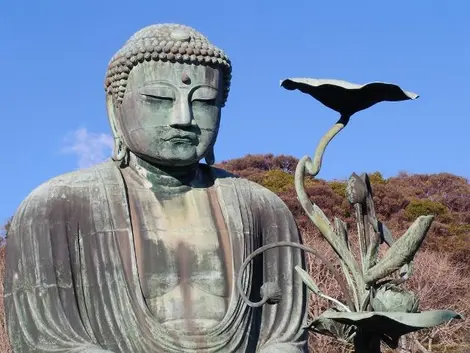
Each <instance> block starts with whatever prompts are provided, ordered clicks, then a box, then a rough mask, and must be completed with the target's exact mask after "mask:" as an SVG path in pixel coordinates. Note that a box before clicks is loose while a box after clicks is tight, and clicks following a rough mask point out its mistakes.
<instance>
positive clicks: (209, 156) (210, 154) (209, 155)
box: [204, 145, 215, 165]
mask: <svg viewBox="0 0 470 353" xmlns="http://www.w3.org/2000/svg"><path fill="white" fill-rule="evenodd" d="M204 159H205V160H206V164H207V165H213V164H214V163H215V154H214V145H212V146H211V147H209V149H208V150H207V152H206V155H205V157H204Z"/></svg>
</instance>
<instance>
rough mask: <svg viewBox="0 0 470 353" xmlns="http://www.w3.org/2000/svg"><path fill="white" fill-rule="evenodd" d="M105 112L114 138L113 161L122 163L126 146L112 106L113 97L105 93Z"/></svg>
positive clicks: (114, 108) (109, 93) (125, 153)
mask: <svg viewBox="0 0 470 353" xmlns="http://www.w3.org/2000/svg"><path fill="white" fill-rule="evenodd" d="M106 110H107V113H108V119H109V125H110V126H111V132H112V133H113V137H114V148H113V160H115V161H122V160H123V159H124V158H125V157H126V155H127V150H128V148H127V146H126V145H125V143H124V140H123V138H122V133H121V131H122V130H121V127H120V125H119V121H118V119H117V116H116V115H117V114H116V107H115V105H114V100H113V95H112V94H111V92H109V91H108V92H106Z"/></svg>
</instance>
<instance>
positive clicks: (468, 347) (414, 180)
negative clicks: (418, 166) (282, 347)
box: [219, 155, 470, 353]
mask: <svg viewBox="0 0 470 353" xmlns="http://www.w3.org/2000/svg"><path fill="white" fill-rule="evenodd" d="M296 163H297V160H296V159H295V158H293V157H290V156H277V157H275V156H273V155H248V156H245V157H243V158H239V159H234V160H230V161H227V162H222V163H221V164H220V165H219V167H221V168H223V169H226V170H228V171H230V172H232V173H234V174H237V175H239V176H242V177H245V178H248V179H250V180H253V181H255V182H258V183H260V184H262V185H263V186H265V187H267V188H269V189H270V190H273V191H275V192H276V193H277V194H278V195H279V196H280V197H281V199H282V200H283V201H284V202H285V203H286V204H287V206H288V207H289V208H290V210H291V211H292V213H293V214H294V217H295V218H296V220H297V223H298V225H299V228H300V230H301V232H302V236H303V238H304V242H305V243H306V244H307V245H309V246H311V247H314V248H316V249H317V250H320V251H321V253H322V254H327V256H329V257H330V258H332V259H333V258H334V254H333V253H332V251H331V249H330V247H329V246H328V245H327V244H326V242H325V241H324V239H323V238H322V237H320V236H319V233H318V232H317V230H316V229H314V227H313V225H312V223H311V221H310V220H309V219H308V218H307V216H306V215H305V214H304V211H303V209H302V207H301V206H300V204H299V202H298V200H297V196H296V194H295V190H294V187H293V182H291V181H290V180H293V173H294V171H295V166H296ZM351 172H352V171H351ZM356 172H361V171H356ZM368 174H369V177H370V181H371V184H372V188H373V193H374V201H375V209H376V212H377V214H378V217H379V219H380V220H382V221H383V222H385V223H386V224H387V226H388V227H389V228H390V229H391V230H392V232H393V234H394V236H395V237H398V236H400V235H401V234H403V233H404V231H405V230H406V229H407V228H408V227H409V226H410V224H411V223H412V222H413V221H414V220H415V219H416V218H417V217H418V216H420V215H423V214H434V215H435V216H436V219H435V221H434V225H433V226H432V227H431V230H430V232H429V234H428V236H427V238H426V240H425V243H424V245H423V247H422V250H420V252H419V253H418V255H417V257H416V259H415V265H414V275H413V277H412V278H411V280H410V282H409V284H408V287H409V288H410V289H413V290H416V291H417V292H418V293H419V296H420V302H421V304H420V308H421V310H427V309H453V310H456V311H457V312H459V313H461V314H463V315H464V316H465V317H468V315H469V314H470V295H469V294H468V293H470V183H469V181H468V180H466V179H465V178H461V177H458V176H455V175H452V174H448V173H440V174H432V175H409V174H407V173H400V174H399V175H398V176H396V177H392V178H389V179H386V178H384V177H383V175H382V174H381V173H380V172H374V173H368ZM289 177H290V178H289ZM289 182H290V184H289ZM345 189H346V180H344V181H341V180H335V181H330V182H326V181H324V180H321V179H320V180H317V179H316V180H313V181H308V182H307V187H306V191H307V193H308V195H309V196H310V198H311V199H312V200H314V201H315V203H316V204H317V205H318V206H319V207H320V208H321V209H322V210H323V211H324V212H325V214H326V215H327V217H328V218H330V219H332V218H333V217H334V216H340V217H341V218H342V219H343V220H344V221H345V222H346V223H347V224H348V228H349V229H350V231H353V230H354V229H355V227H356V222H355V219H354V217H353V213H352V212H351V211H352V209H351V206H350V205H349V203H348V202H347V201H346V199H345ZM308 266H309V268H308V271H309V273H310V274H311V275H312V277H313V278H314V279H315V282H316V283H317V284H318V285H319V286H320V287H321V288H322V290H323V291H324V292H326V293H328V294H329V295H332V296H333V297H335V296H336V297H338V296H339V293H340V290H339V287H338V285H337V283H336V282H335V281H334V280H333V279H332V278H331V276H330V274H329V272H328V270H327V269H326V268H325V267H324V266H323V265H322V263H321V262H319V261H318V260H317V259H315V258H312V257H310V258H309V262H308ZM327 306H328V305H327V303H325V302H322V300H319V298H318V296H314V297H312V298H311V308H310V313H311V315H319V314H320V313H321V312H323V311H324V310H325V308H326V307H327ZM410 338H411V339H410ZM415 339H416V341H417V342H419V344H420V345H421V347H419V348H418V347H417V343H416V342H415ZM407 343H408V348H409V349H410V350H409V351H411V352H423V347H424V348H425V349H427V350H428V351H430V352H453V353H459V352H460V353H463V352H469V351H470V323H469V322H468V320H461V321H455V322H452V323H450V324H449V325H443V326H441V327H438V328H435V329H432V330H423V331H422V332H421V333H419V334H415V335H414V336H413V335H411V337H408V339H407ZM310 349H311V351H312V352H324V353H330V352H331V353H333V352H350V351H351V350H352V349H351V347H347V346H342V345H340V344H338V343H335V342H333V341H332V340H330V339H328V338H325V337H322V336H319V335H312V336H311V339H310Z"/></svg>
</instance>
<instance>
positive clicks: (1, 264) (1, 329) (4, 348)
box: [0, 247, 11, 353]
mask: <svg viewBox="0 0 470 353" xmlns="http://www.w3.org/2000/svg"><path fill="white" fill-rule="evenodd" d="M4 273H5V247H1V248H0V280H1V281H2V282H1V285H0V322H1V326H0V352H1V353H10V352H11V348H10V340H9V338H8V335H7V331H6V328H5V312H4V310H3V277H4Z"/></svg>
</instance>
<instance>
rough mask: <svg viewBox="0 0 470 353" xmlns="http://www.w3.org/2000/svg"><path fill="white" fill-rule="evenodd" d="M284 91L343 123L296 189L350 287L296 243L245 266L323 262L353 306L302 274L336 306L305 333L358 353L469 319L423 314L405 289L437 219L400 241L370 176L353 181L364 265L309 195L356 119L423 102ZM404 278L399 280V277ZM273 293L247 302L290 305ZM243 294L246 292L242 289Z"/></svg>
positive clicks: (333, 86)
mask: <svg viewBox="0 0 470 353" xmlns="http://www.w3.org/2000/svg"><path fill="white" fill-rule="evenodd" d="M281 86H282V87H284V88H285V89H287V90H300V91H301V92H303V93H306V94H309V95H310V96H312V97H313V98H315V99H317V100H318V101H320V102H321V103H323V104H324V105H325V106H327V107H329V108H331V109H333V110H335V111H337V112H339V113H340V115H341V117H340V119H339V121H338V122H337V123H336V124H335V125H334V126H333V127H332V128H331V129H330V130H329V131H328V132H327V133H326V134H325V135H324V136H323V138H322V139H321V140H320V143H319V144H318V146H317V149H316V151H315V155H314V158H313V160H312V159H311V158H310V157H308V156H305V157H303V158H301V159H300V161H299V163H298V165H297V168H296V172H295V189H296V192H297V197H298V199H299V202H300V203H301V205H302V207H303V209H304V211H305V212H306V213H307V215H308V216H309V218H310V219H311V221H312V222H313V223H314V224H315V226H316V227H317V228H318V229H319V230H320V232H321V234H322V235H323V237H324V238H325V239H326V240H327V241H328V243H329V244H330V246H331V247H332V248H333V250H334V252H335V253H336V255H337V257H338V259H339V263H340V266H341V269H342V272H343V275H344V278H345V280H346V281H344V280H343V277H341V276H340V274H339V273H338V271H337V270H336V268H335V266H333V264H332V263H330V262H329V261H328V260H327V259H325V258H324V257H323V256H322V254H320V253H318V252H317V251H316V250H315V249H312V248H309V247H306V246H305V245H300V244H293V243H289V242H279V243H277V244H274V243H273V244H269V245H266V246H263V247H261V248H259V249H257V250H256V251H255V252H253V253H252V254H251V256H250V257H249V258H247V260H246V261H245V263H244V265H247V264H248V263H249V262H250V261H251V260H252V259H254V258H255V257H256V256H258V255H260V254H262V253H264V252H267V251H269V250H271V249H274V248H276V247H294V248H298V249H301V250H303V251H305V252H308V253H312V254H314V255H315V256H317V257H319V258H320V259H321V260H322V261H323V263H324V264H325V265H326V266H327V267H328V269H329V270H330V272H331V273H332V274H333V276H334V277H335V279H336V280H337V282H338V284H339V286H340V288H341V290H342V294H343V297H344V298H345V303H342V302H340V301H339V300H337V299H335V298H332V297H330V296H328V294H326V293H323V292H322V291H321V289H320V288H319V287H318V286H317V285H316V284H315V282H314V281H313V279H312V278H311V277H310V276H309V274H308V273H307V272H306V271H305V270H304V269H302V268H301V267H299V266H296V267H295V270H296V271H297V273H298V274H299V276H300V277H301V278H302V280H303V282H304V283H305V285H306V286H307V288H309V289H310V290H311V291H313V292H314V293H315V294H317V295H318V296H320V297H322V298H324V299H327V300H329V301H330V302H331V303H332V304H333V306H332V307H331V308H330V309H328V310H327V311H325V312H324V313H323V314H321V315H320V316H319V317H317V318H314V319H313V320H312V321H311V322H310V323H308V324H307V325H306V326H305V329H307V330H311V331H313V332H316V333H320V334H325V335H329V336H333V337H335V338H336V339H338V340H340V341H343V342H348V343H353V344H354V347H355V351H356V352H357V353H365V352H369V353H376V352H380V346H381V342H384V343H386V344H387V345H388V346H389V347H391V348H397V346H398V342H399V338H400V337H401V336H402V335H405V334H408V333H410V332H414V331H418V330H420V329H423V328H429V327H434V326H437V325H440V324H442V323H444V322H446V321H449V320H452V319H457V318H461V316H460V315H459V314H457V313H455V312H453V311H450V310H435V311H426V312H420V311H419V300H418V298H417V296H416V294H415V293H412V292H410V291H407V290H405V289H403V288H402V287H400V285H401V284H402V283H404V282H405V281H406V280H407V279H408V278H409V276H410V275H411V268H412V261H413V258H414V256H415V254H416V252H417V251H418V249H419V247H420V246H421V244H422V242H423V240H424V238H425V237H426V234H427V232H428V230H429V228H430V226H431V223H432V221H433V218H434V217H433V216H431V215H430V216H421V217H419V218H418V219H417V220H416V221H415V222H414V223H413V224H412V225H411V226H410V227H409V229H408V230H407V231H406V233H405V234H404V235H402V236H401V237H399V238H398V239H397V240H395V239H394V237H393V236H392V234H391V232H390V230H389V229H388V228H387V226H386V225H385V224H383V223H382V222H381V221H380V220H378V219H377V216H376V213H375V208H374V201H373V195H372V188H371V184H370V181H369V177H368V175H367V174H365V173H364V174H362V175H360V176H359V175H357V174H355V173H353V174H352V176H351V177H350V179H349V181H348V184H347V188H346V195H347V198H348V201H349V202H350V204H351V205H352V206H353V207H354V209H355V214H356V221H357V229H358V247H359V259H356V258H355V256H354V255H353V252H352V251H351V239H350V237H349V234H348V230H347V226H346V224H345V223H344V222H343V221H342V220H340V219H339V218H335V220H334V224H332V223H331V222H330V221H329V220H328V218H327V217H326V216H325V214H324V213H323V212H322V210H321V209H320V208H319V207H318V206H317V205H316V204H315V203H314V202H312V201H310V199H309V198H308V196H307V193H306V191H305V188H304V178H305V176H306V174H309V175H311V176H312V177H315V176H316V175H317V174H318V173H319V171H320V169H321V164H322V157H323V154H324V151H325V149H326V147H327V145H328V144H329V142H330V141H331V140H332V139H333V138H334V137H335V136H336V134H337V133H338V132H340V131H341V130H342V129H343V128H344V127H345V126H346V125H347V124H348V122H349V120H350V118H351V116H352V115H353V114H355V113H357V112H358V111H361V110H364V109H367V108H369V107H371V106H373V105H374V104H376V103H379V102H382V101H403V100H410V99H411V100H413V99H416V98H418V95H417V94H415V93H411V92H407V91H404V90H402V89H401V88H400V87H399V86H397V85H394V84H390V83H382V82H373V83H368V84H365V85H356V84H352V83H349V82H345V81H340V80H318V79H309V78H299V79H286V80H284V81H282V82H281ZM383 243H385V244H386V245H388V246H389V249H388V250H387V251H386V253H385V254H384V256H382V257H381V258H379V246H380V245H381V244H383ZM243 270H244V267H242V269H241V271H240V273H239V276H240V277H241V275H242V274H243ZM397 272H398V276H394V277H393V276H392V275H394V274H396V273H397ZM268 287H269V288H268ZM268 287H267V288H266V290H265V291H263V293H262V294H263V298H262V300H261V301H259V302H251V301H249V300H247V298H245V299H246V301H247V302H248V303H249V305H251V306H259V305H264V304H274V303H277V302H282V298H281V296H280V291H279V290H277V288H276V285H275V283H271V284H270V285H269V286H268ZM238 288H239V291H240V292H243V288H242V286H241V284H240V283H239V285H238ZM268 289H269V290H268Z"/></svg>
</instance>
